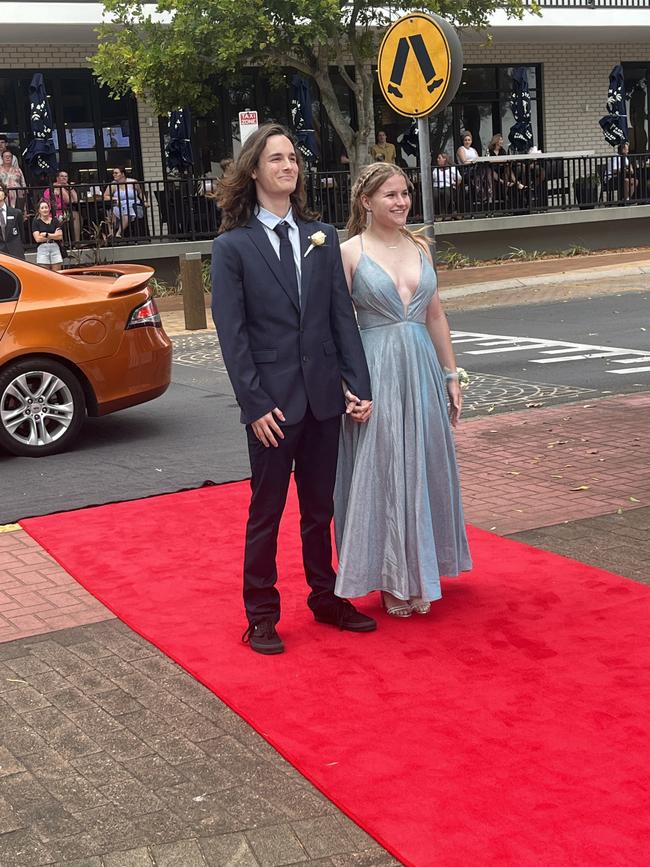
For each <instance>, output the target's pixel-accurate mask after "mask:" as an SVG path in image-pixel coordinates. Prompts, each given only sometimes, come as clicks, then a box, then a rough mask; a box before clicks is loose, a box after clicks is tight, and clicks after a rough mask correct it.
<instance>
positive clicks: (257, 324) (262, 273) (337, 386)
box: [212, 217, 371, 424]
mask: <svg viewBox="0 0 650 867" xmlns="http://www.w3.org/2000/svg"><path fill="white" fill-rule="evenodd" d="M296 223H297V224H298V229H299V231H300V244H301V255H302V257H303V258H302V259H301V269H302V275H301V303H300V305H299V306H298V304H297V303H296V301H295V299H294V298H292V295H291V291H290V289H288V288H287V286H286V282H285V280H284V278H283V271H282V265H281V264H280V259H279V257H278V255H277V253H276V252H275V250H274V249H273V247H272V245H271V242H270V241H269V239H268V237H267V235H266V232H265V230H264V227H263V226H262V224H261V223H260V221H259V220H257V219H256V218H255V217H253V218H252V219H251V220H250V222H249V223H248V225H247V226H244V227H241V228H236V229H232V230H230V231H228V232H225V233H224V234H223V235H220V236H219V237H218V238H217V239H216V241H215V242H214V245H213V248H212V315H213V317H214V321H215V325H216V327H217V333H218V335H219V342H220V344H221V351H222V353H223V359H224V362H225V365H226V369H227V370H228V375H229V376H230V381H231V383H232V386H233V389H234V392H235V396H236V398H237V402H238V404H239V406H240V407H241V420H242V422H243V423H244V424H250V423H251V422H253V421H256V420H257V419H259V418H261V417H262V416H263V415H265V414H266V413H267V412H270V411H271V410H272V409H273V408H274V407H276V406H277V407H279V408H280V409H281V410H282V412H283V413H284V416H285V419H286V422H287V424H296V423H297V422H299V421H300V420H301V419H302V417H303V416H304V414H305V411H306V409H307V405H309V407H310V408H311V411H312V413H313V414H314V416H315V418H316V419H318V420H323V419H326V418H332V417H333V416H336V415H340V414H341V413H342V412H344V410H345V401H344V398H343V390H342V388H341V380H342V379H344V380H345V382H346V383H347V384H348V386H349V388H350V390H351V391H352V392H353V394H356V395H357V397H359V398H360V399H361V400H370V398H371V393H370V376H369V374H368V367H367V364H366V359H365V355H364V351H363V345H362V343H361V337H360V335H359V329H358V327H357V323H356V319H355V316H354V310H353V307H352V302H351V300H350V294H349V292H348V288H347V284H346V281H345V275H344V272H343V265H342V263H341V254H340V249H339V242H338V236H337V234H336V230H335V229H334V227H333V226H329V225H327V224H326V223H320V222H318V221H314V222H304V221H302V220H296ZM318 231H321V232H324V233H325V235H326V236H327V240H326V242H325V244H323V245H322V246H320V247H314V248H313V249H312V250H311V252H310V253H309V255H308V256H307V257H306V258H305V256H304V254H305V252H306V251H307V249H308V248H309V245H310V242H309V236H310V235H312V234H314V233H315V232H318Z"/></svg>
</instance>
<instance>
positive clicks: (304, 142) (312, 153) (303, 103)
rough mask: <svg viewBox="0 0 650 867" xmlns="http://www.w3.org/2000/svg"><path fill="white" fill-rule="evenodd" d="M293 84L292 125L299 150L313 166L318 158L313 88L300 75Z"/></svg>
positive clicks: (295, 77)
mask: <svg viewBox="0 0 650 867" xmlns="http://www.w3.org/2000/svg"><path fill="white" fill-rule="evenodd" d="M291 84H292V97H291V125H292V126H293V131H294V133H295V135H296V142H297V147H298V150H299V151H300V153H301V154H302V158H303V159H304V161H305V162H306V163H307V165H309V166H311V165H313V163H315V162H316V160H317V159H318V141H317V140H316V132H315V130H314V113H313V111H312V105H311V88H310V87H309V82H308V81H306V80H305V79H304V78H302V77H301V76H300V75H294V77H293V79H292V82H291Z"/></svg>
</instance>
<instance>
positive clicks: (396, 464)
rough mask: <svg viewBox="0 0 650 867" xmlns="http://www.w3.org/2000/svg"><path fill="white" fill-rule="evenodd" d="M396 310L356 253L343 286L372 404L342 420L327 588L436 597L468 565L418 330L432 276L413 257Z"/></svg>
mask: <svg viewBox="0 0 650 867" xmlns="http://www.w3.org/2000/svg"><path fill="white" fill-rule="evenodd" d="M420 259H421V274H420V282H419V285H418V287H417V289H416V291H415V293H414V294H413V297H412V299H411V301H410V303H409V305H408V307H407V308H405V306H404V304H403V302H402V299H401V298H400V296H399V293H398V291H397V287H396V286H395V283H394V282H393V280H392V278H391V277H390V276H389V275H388V273H387V272H386V271H385V270H384V269H383V268H382V267H381V266H380V265H379V264H378V263H377V262H375V261H374V260H373V259H371V258H370V257H369V256H368V255H367V254H366V253H364V252H362V254H361V258H360V260H359V264H358V265H357V269H356V271H355V274H354V279H353V282H352V300H353V302H354V306H355V308H356V311H357V315H358V319H359V327H360V329H361V336H362V340H363V345H364V348H365V352H366V358H367V360H368V367H369V369H370V377H371V381H372V396H373V402H374V408H373V413H372V416H371V417H370V420H369V421H368V422H367V423H366V424H358V423H357V422H355V421H352V420H350V419H349V418H347V417H344V420H343V424H342V428H341V439H340V450H339V462H338V470H337V480H336V490H335V497H334V505H335V508H334V521H335V533H336V545H337V549H338V554H339V568H338V577H337V581H336V589H335V592H336V594H337V595H338V596H341V597H344V598H353V597H358V596H365V595H366V594H367V593H370V592H371V591H373V590H386V591H388V592H389V593H392V594H393V595H394V596H396V597H398V598H399V599H405V600H406V599H409V598H411V597H414V596H420V597H422V598H423V599H425V600H431V601H433V600H435V599H439V598H440V596H441V591H440V576H441V575H445V576H454V575H458V573H459V572H463V571H466V570H469V569H471V567H472V561H471V557H470V553H469V546H468V544H467V535H466V532H465V522H464V519H463V507H462V503H461V497H460V485H459V479H458V468H457V465H456V456H455V450H454V441H453V436H452V432H451V425H450V423H449V415H448V402H447V389H446V386H445V381H444V374H443V371H442V368H441V366H440V363H439V361H438V357H437V355H436V351H435V348H434V346H433V343H432V341H431V338H430V336H429V333H428V331H427V329H426V325H425V316H426V310H427V305H428V304H429V302H430V301H431V299H432V297H433V295H434V293H435V292H436V290H437V279H436V273H435V270H434V269H433V266H432V265H431V263H430V262H429V259H428V257H427V256H426V255H425V254H424V252H423V251H422V250H421V251H420Z"/></svg>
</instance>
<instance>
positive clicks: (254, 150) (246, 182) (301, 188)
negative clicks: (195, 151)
mask: <svg viewBox="0 0 650 867" xmlns="http://www.w3.org/2000/svg"><path fill="white" fill-rule="evenodd" d="M272 135H283V136H285V137H286V138H288V139H289V141H290V142H291V144H292V145H293V149H294V152H295V154H296V160H297V161H298V168H299V172H298V182H297V184H296V189H295V190H294V192H293V193H292V194H291V195H290V196H289V199H290V201H291V207H292V209H293V214H294V217H298V219H301V220H307V221H311V220H315V219H317V216H318V215H317V214H314V213H312V212H311V211H310V210H309V209H308V208H307V195H306V193H305V181H304V178H303V173H302V160H301V158H300V153H299V151H298V150H297V149H296V142H295V140H294V138H293V136H292V135H291V133H290V132H289V131H288V130H287V129H285V128H284V127H283V126H281V125H280V124H278V123H267V124H264V126H261V127H260V128H259V129H258V130H257V132H254V133H253V134H252V135H251V136H249V138H247V139H246V142H245V143H244V146H243V148H242V149H241V151H240V154H239V156H238V157H237V160H236V162H235V165H234V166H233V168H232V169H231V170H230V171H229V172H228V173H227V174H226V175H224V176H223V177H222V178H220V179H219V183H218V185H217V193H216V199H217V202H218V203H219V205H220V207H221V226H220V227H219V233H221V232H227V231H229V230H230V229H235V228H237V227H238V226H246V225H248V222H249V221H250V218H251V217H252V215H253V214H254V213H255V207H256V205H257V193H256V190H255V181H254V180H253V172H254V171H255V169H256V168H257V166H258V163H259V160H260V157H261V155H262V151H263V150H264V148H265V147H266V142H267V140H268V139H269V138H270V137H271V136H272Z"/></svg>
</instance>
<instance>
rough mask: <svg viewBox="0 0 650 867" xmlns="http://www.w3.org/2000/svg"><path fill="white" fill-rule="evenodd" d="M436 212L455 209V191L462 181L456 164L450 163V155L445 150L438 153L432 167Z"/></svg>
mask: <svg viewBox="0 0 650 867" xmlns="http://www.w3.org/2000/svg"><path fill="white" fill-rule="evenodd" d="M432 183H433V208H434V213H436V214H443V215H445V216H446V215H448V214H450V213H451V211H452V209H453V210H455V207H454V205H455V202H456V196H455V191H456V190H457V189H458V188H459V187H460V185H461V183H462V181H461V177H460V173H459V172H458V169H457V168H456V167H455V166H450V165H449V157H448V156H447V154H446V153H444V151H441V152H440V153H438V154H436V164H435V166H434V167H433V169H432Z"/></svg>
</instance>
